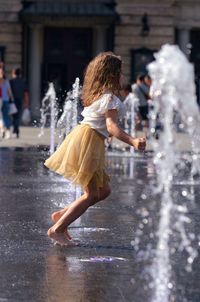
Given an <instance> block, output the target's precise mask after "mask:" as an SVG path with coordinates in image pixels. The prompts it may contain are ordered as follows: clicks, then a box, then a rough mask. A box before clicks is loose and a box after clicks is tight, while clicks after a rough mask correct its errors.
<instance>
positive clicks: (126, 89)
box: [121, 83, 140, 136]
mask: <svg viewBox="0 0 200 302" xmlns="http://www.w3.org/2000/svg"><path fill="white" fill-rule="evenodd" d="M121 94H122V96H123V97H124V105H125V108H126V117H125V128H126V129H127V131H128V133H129V134H130V135H131V130H133V128H134V133H135V135H136V130H137V125H138V123H140V119H139V116H138V105H139V104H138V98H136V97H135V95H134V94H133V93H132V87H131V84H130V83H127V84H124V85H122V93H121ZM132 118H133V120H131V119H132ZM132 123H133V128H132ZM131 128H132V129H131ZM132 135H133V133H132ZM136 136H137V135H136Z"/></svg>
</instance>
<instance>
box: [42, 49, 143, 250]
mask: <svg viewBox="0 0 200 302" xmlns="http://www.w3.org/2000/svg"><path fill="white" fill-rule="evenodd" d="M121 69H122V61H121V58H120V57H118V56H116V55H114V54H113V53H111V52H105V53H101V54H99V55H98V56H97V57H96V58H94V59H93V60H92V61H91V62H90V63H89V65H88V67H87V70H86V73H85V78H84V83H83V91H82V99H83V104H84V110H83V112H82V115H83V117H84V119H83V121H82V122H81V124H80V125H78V126H76V127H75V128H74V129H73V130H72V132H71V133H69V134H68V135H67V137H66V138H65V140H64V141H63V143H62V144H61V146H60V147H59V148H58V149H57V150H56V152H55V153H54V154H53V155H52V156H51V157H50V158H48V159H47V160H46V162H45V165H46V166H47V167H48V168H50V169H51V170H53V171H55V172H57V173H58V174H61V175H63V176H64V177H65V178H68V179H71V180H72V181H73V182H74V183H76V184H78V185H80V186H81V187H82V189H83V192H84V194H83V195H82V196H81V197H80V198H78V199H77V200H75V201H74V202H72V203H71V204H70V205H69V206H68V207H66V208H64V209H62V210H60V211H57V212H55V213H53V214H52V220H53V221H54V223H55V224H54V225H53V226H52V227H51V228H50V229H49V230H48V232H47V234H48V236H49V237H50V238H51V239H53V240H55V241H56V242H57V243H58V244H60V245H67V244H68V243H69V241H70V239H71V237H70V235H69V233H68V231H67V227H68V226H69V225H70V224H71V223H72V222H73V221H75V220H76V219H77V218H78V217H80V216H81V215H82V214H83V213H84V212H85V211H86V210H87V209H88V208H89V207H90V206H92V205H94V204H95V203H97V202H99V201H101V200H103V199H105V198H106V197H108V195H109V194H110V186H109V176H108V175H107V174H106V172H105V170H104V140H105V138H108V137H109V135H111V136H115V137H116V138H118V139H120V140H121V141H123V142H125V143H127V144H129V145H130V146H133V147H134V148H135V149H137V150H141V151H144V149H145V145H146V142H145V139H144V138H137V139H136V138H133V137H131V136H129V135H128V134H127V133H125V132H124V131H123V130H122V129H121V128H119V127H118V125H117V117H118V113H120V110H121V101H120V100H119V99H118V97H117V96H116V94H118V95H119V89H120V80H121Z"/></svg>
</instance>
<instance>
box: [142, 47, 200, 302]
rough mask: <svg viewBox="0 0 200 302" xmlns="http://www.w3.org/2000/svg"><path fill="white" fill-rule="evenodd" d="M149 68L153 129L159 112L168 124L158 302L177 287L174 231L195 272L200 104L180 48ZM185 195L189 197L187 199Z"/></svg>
mask: <svg viewBox="0 0 200 302" xmlns="http://www.w3.org/2000/svg"><path fill="white" fill-rule="evenodd" d="M148 70H149V73H150V76H151V78H152V81H153V83H152V95H153V104H154V109H153V110H152V111H151V133H152V134H154V133H155V131H156V119H157V115H158V114H159V118H160V120H161V123H162V125H163V131H161V133H160V138H159V140H155V139H152V141H153V142H152V146H153V149H154V165H155V168H156V172H157V188H156V190H155V192H156V193H160V194H161V209H160V221H159V227H158V232H157V236H158V243H157V248H156V251H155V257H154V261H153V266H152V276H153V279H154V282H153V283H154V284H153V288H154V294H153V298H152V302H161V301H162V302H169V301H172V297H171V290H173V288H174V286H175V285H174V280H173V278H172V264H171V262H170V258H171V254H170V239H171V238H172V234H174V233H176V236H179V245H178V246H176V247H175V250H178V251H179V252H184V253H186V255H187V265H186V270H187V271H191V269H192V264H193V262H194V260H195V258H196V257H197V249H196V248H194V247H193V246H192V243H193V240H194V239H195V234H193V233H192V235H191V234H188V233H187V232H186V227H185V224H190V222H191V220H190V218H189V217H188V216H187V213H188V211H189V210H188V206H189V205H190V204H191V203H193V207H194V202H195V196H194V192H193V185H194V177H196V176H197V175H198V174H199V172H200V159H199V154H200V144H199V129H200V113H199V108H198V105H197V102H196V94H195V85H194V70H193V66H192V65H191V64H190V63H189V62H188V61H187V58H186V57H185V55H184V54H183V53H182V52H181V51H180V49H179V48H178V47H177V46H172V45H164V46H163V47H162V48H161V50H160V51H159V52H158V53H156V54H155V61H154V62H152V63H151V64H150V65H149V66H148ZM175 110H178V112H179V113H180V117H181V120H182V122H181V123H182V127H183V128H184V131H185V132H187V133H188V136H189V138H190V141H191V150H192V151H191V154H188V155H187V158H188V157H189V158H190V160H189V161H186V160H185V161H183V154H181V153H180V152H178V151H177V148H178V144H179V141H178V136H177V133H176V129H175V125H174V124H173V116H174V111H175ZM189 162H190V163H189ZM188 165H189V168H190V175H189V176H188V184H189V185H190V186H191V191H190V192H188V191H187V190H185V189H182V191H181V192H178V191H177V192H176V200H175V199H174V195H173V194H172V188H173V186H174V183H175V181H176V178H177V175H178V173H179V167H181V169H186V168H187V170H188ZM184 197H187V202H185V200H186V199H184ZM177 200H179V202H180V200H181V204H180V203H177ZM178 234H179V235H178ZM173 301H174V300H173Z"/></svg>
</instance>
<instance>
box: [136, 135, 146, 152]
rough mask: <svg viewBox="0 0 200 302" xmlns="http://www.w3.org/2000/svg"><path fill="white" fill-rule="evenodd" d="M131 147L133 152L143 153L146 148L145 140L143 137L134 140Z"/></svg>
mask: <svg viewBox="0 0 200 302" xmlns="http://www.w3.org/2000/svg"><path fill="white" fill-rule="evenodd" d="M133 147H134V148H135V150H138V151H144V150H145V148H146V138H145V137H141V138H134V139H133Z"/></svg>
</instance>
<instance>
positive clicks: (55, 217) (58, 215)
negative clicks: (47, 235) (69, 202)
mask: <svg viewBox="0 0 200 302" xmlns="http://www.w3.org/2000/svg"><path fill="white" fill-rule="evenodd" d="M68 208H69V206H67V207H65V208H63V209H61V210H59V211H56V212H54V213H53V214H52V215H51V219H52V221H53V222H54V223H56V222H57V221H58V220H59V219H60V218H61V217H62V215H63V214H64V213H65V212H66V211H67V210H68Z"/></svg>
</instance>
